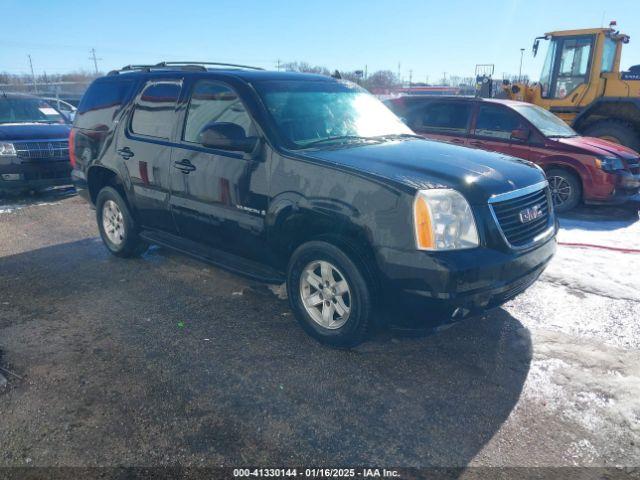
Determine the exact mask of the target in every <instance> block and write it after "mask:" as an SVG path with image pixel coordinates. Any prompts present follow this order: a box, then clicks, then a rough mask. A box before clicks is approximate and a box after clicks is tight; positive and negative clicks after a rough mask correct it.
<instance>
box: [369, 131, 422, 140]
mask: <svg viewBox="0 0 640 480" xmlns="http://www.w3.org/2000/svg"><path fill="white" fill-rule="evenodd" d="M372 138H380V139H383V140H384V139H387V138H417V139H419V140H425V138H424V137H423V136H421V135H417V134H415V133H390V134H389V135H378V136H377V137H372Z"/></svg>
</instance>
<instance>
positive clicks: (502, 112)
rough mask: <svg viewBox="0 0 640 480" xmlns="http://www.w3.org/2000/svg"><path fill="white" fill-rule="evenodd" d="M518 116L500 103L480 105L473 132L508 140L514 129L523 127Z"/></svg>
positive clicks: (481, 135)
mask: <svg viewBox="0 0 640 480" xmlns="http://www.w3.org/2000/svg"><path fill="white" fill-rule="evenodd" d="M525 127H526V126H525V125H524V122H523V121H522V119H521V118H520V116H519V115H518V114H517V113H515V112H513V111H512V110H509V109H508V108H505V107H502V106H500V105H480V108H479V110H478V119H477V120H476V130H475V134H476V135H477V136H479V137H489V138H498V139H501V140H510V139H511V133H512V132H513V131H514V130H517V129H519V128H520V129H522V128H525Z"/></svg>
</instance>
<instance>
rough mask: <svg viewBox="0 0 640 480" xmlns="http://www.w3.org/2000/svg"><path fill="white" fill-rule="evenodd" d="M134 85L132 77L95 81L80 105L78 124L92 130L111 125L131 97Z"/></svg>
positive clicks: (77, 113)
mask: <svg viewBox="0 0 640 480" xmlns="http://www.w3.org/2000/svg"><path fill="white" fill-rule="evenodd" d="M133 86H134V82H133V81H132V80H131V79H118V80H109V81H98V82H93V83H92V84H91V86H90V87H89V89H88V90H87V92H86V93H85V94H84V96H83V97H82V100H81V101H80V105H78V111H77V112H76V117H75V118H76V120H75V124H76V126H78V127H80V128H87V129H90V130H103V129H105V128H107V127H108V126H110V125H111V122H113V120H114V119H115V117H116V115H117V113H118V112H119V111H120V110H121V108H122V106H123V104H124V103H125V102H126V101H127V99H128V98H129V95H130V94H131V90H132V89H133Z"/></svg>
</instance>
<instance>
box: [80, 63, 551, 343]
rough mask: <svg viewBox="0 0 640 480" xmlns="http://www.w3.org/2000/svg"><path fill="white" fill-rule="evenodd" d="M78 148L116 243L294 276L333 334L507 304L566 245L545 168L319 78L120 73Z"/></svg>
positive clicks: (312, 317) (162, 68)
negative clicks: (442, 131) (430, 135)
mask: <svg viewBox="0 0 640 480" xmlns="http://www.w3.org/2000/svg"><path fill="white" fill-rule="evenodd" d="M70 151H71V162H72V164H73V172H72V176H73V179H74V183H75V185H76V189H77V190H78V192H79V194H80V195H81V196H82V197H83V198H85V199H86V200H87V201H89V202H90V203H91V204H93V205H95V208H96V217H97V223H98V227H99V231H100V234H101V236H102V240H103V242H104V244H105V246H106V248H107V249H108V250H109V251H110V252H112V253H113V254H114V255H117V256H121V257H128V256H134V255H138V254H140V253H141V252H143V251H144V250H145V249H146V246H147V245H148V244H149V243H155V244H160V245H164V246H166V247H170V248H174V249H177V250H179V251H182V252H184V253H188V254H191V255H194V256H196V257H197V258H200V259H202V260H205V261H208V262H211V263H214V264H216V265H218V266H220V267H223V268H226V269H229V270H231V271H234V272H237V273H241V274H244V275H247V276H250V277H252V278H256V279H260V280H265V281H270V282H283V281H285V280H286V284H287V292H288V298H289V303H290V306H291V308H292V310H293V312H294V314H295V317H296V319H297V320H298V322H299V323H300V325H301V326H302V328H303V329H304V330H305V331H306V332H308V333H309V334H310V335H311V336H313V337H314V338H316V339H318V340H319V341H321V342H324V343H327V344H329V345H333V346H339V347H347V346H352V345H355V344H357V343H359V342H360V341H362V340H363V339H364V338H365V337H366V335H367V333H368V331H369V330H370V328H371V326H372V325H373V323H374V318H375V317H376V316H377V315H378V314H379V313H380V311H381V309H383V308H384V309H385V310H388V309H391V311H392V312H394V313H396V314H397V315H403V314H404V312H407V311H408V310H409V309H410V310H413V311H414V312H416V313H417V314H419V315H420V316H421V317H424V316H425V314H426V315H428V316H429V317H431V318H442V319H443V320H444V321H451V320H452V319H460V318H465V317H467V316H469V315H471V314H474V313H478V312H482V311H485V310H486V309H489V308H492V307H496V306H499V305H501V304H503V303H504V302H506V301H508V300H509V299H511V298H513V297H514V296H516V295H518V294H519V293H520V292H522V291H524V290H525V289H526V288H527V287H528V286H529V285H531V284H532V283H533V282H534V281H535V280H536V279H537V278H538V276H539V275H540V273H541V272H542V271H543V270H544V268H545V267H546V265H547V264H548V262H549V261H550V260H551V257H552V256H553V254H554V251H555V248H556V242H555V233H556V231H557V219H556V216H555V215H554V210H553V207H552V200H551V195H552V193H551V190H550V189H549V186H548V183H547V180H546V179H545V175H544V172H543V171H542V170H541V169H540V168H538V167H537V166H535V165H534V164H533V163H530V162H526V161H524V160H518V159H514V158H512V157H508V156H505V155H500V154H496V153H490V152H484V151H480V150H472V149H469V148H462V147H460V146H456V145H449V144H447V143H444V142H434V141H428V140H426V139H424V138H422V137H420V136H418V135H416V134H414V133H413V132H412V131H411V130H410V129H409V128H408V127H407V126H406V125H404V124H403V123H402V122H401V121H400V120H399V119H398V117H396V116H395V115H394V114H393V113H392V112H391V111H389V109H387V108H386V107H385V106H384V105H383V104H382V103H381V102H380V101H379V100H377V99H376V98H374V97H373V96H371V95H370V94H369V93H368V92H366V91H365V90H363V89H361V88H360V87H358V86H356V85H354V84H351V83H349V82H343V81H338V80H336V79H333V78H329V77H324V76H319V75H308V74H298V73H285V72H265V71H260V70H255V69H247V68H236V67H234V66H229V67H227V68H215V69H211V68H206V67H204V66H197V65H188V64H185V65H166V64H161V65H156V66H151V65H150V66H137V67H133V68H128V69H123V70H121V71H114V72H112V73H111V74H110V75H108V76H106V77H104V78H100V79H98V80H96V81H95V82H94V83H93V84H92V85H91V86H90V87H89V90H88V91H87V93H86V94H85V96H84V98H83V99H82V101H81V103H80V105H79V108H78V112H77V116H76V120H75V123H74V126H73V129H72V132H71V136H70ZM401 312H402V313H401Z"/></svg>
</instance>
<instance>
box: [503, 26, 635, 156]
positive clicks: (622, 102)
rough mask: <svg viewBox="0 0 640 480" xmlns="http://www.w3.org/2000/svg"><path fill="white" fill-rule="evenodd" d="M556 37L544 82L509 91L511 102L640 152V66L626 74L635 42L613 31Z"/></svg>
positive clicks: (554, 34)
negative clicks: (627, 50)
mask: <svg viewBox="0 0 640 480" xmlns="http://www.w3.org/2000/svg"><path fill="white" fill-rule="evenodd" d="M614 26H615V22H612V23H611V25H609V28H590V29H584V30H565V31H558V32H550V33H547V34H545V35H544V36H543V37H538V38H536V39H535V42H534V44H533V54H534V56H535V54H536V53H537V51H538V47H539V45H540V41H541V40H547V41H549V49H548V50H547V56H546V58H545V61H544V66H543V68H542V74H541V75H540V81H539V82H537V83H533V84H531V85H524V84H519V83H516V84H509V83H508V82H506V83H505V84H504V85H503V89H504V92H505V93H506V96H507V97H508V98H511V99H513V100H520V101H525V102H529V103H534V104H536V105H539V106H541V107H544V108H546V109H548V110H550V111H551V112H553V113H555V114H556V115H557V116H558V117H560V118H561V119H563V120H564V121H565V122H567V123H568V124H569V125H571V126H572V127H573V128H574V129H575V130H576V131H578V132H580V133H581V134H583V135H587V136H591V137H600V138H603V139H606V140H610V141H613V142H616V143H620V144H622V145H625V146H627V147H630V148H633V149H634V150H640V65H635V66H633V67H631V68H630V69H629V71H627V72H620V55H621V53H622V46H623V45H624V44H626V43H629V36H628V35H625V34H622V33H620V32H619V31H617V30H615V29H614V28H613V27H614Z"/></svg>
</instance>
